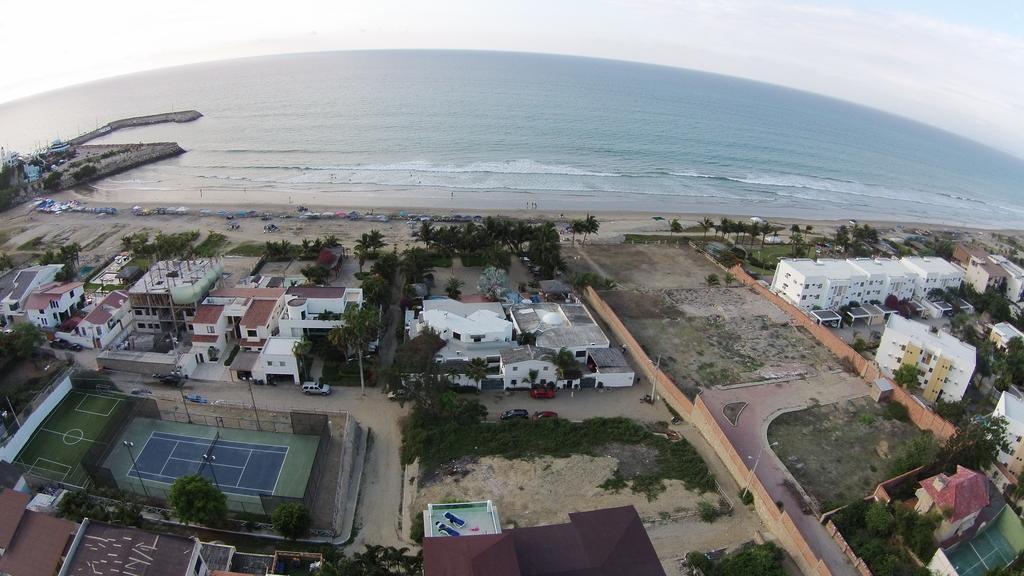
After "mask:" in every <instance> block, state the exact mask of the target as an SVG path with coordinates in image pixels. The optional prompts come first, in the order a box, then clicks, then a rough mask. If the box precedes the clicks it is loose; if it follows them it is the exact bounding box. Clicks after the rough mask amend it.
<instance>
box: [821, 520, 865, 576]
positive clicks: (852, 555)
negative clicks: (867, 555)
mask: <svg viewBox="0 0 1024 576" xmlns="http://www.w3.org/2000/svg"><path fill="white" fill-rule="evenodd" d="M825 529H826V530H828V533H829V535H830V536H832V539H833V540H835V541H836V544H838V545H839V549H840V550H842V551H843V554H846V557H847V558H849V559H850V562H852V563H853V566H854V567H855V568H856V569H857V571H858V572H860V573H861V576H872V572H871V569H869V568H868V565H867V564H866V563H865V562H864V560H863V559H861V557H860V556H857V553H856V552H854V551H853V548H850V545H849V544H847V543H846V538H843V535H842V534H840V533H839V529H838V528H836V525H835V524H833V523H832V521H831V520H829V521H828V522H827V523H825Z"/></svg>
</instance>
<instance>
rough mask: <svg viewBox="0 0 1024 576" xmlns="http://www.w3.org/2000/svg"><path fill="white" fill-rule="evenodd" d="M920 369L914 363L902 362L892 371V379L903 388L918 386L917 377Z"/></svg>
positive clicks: (919, 374)
mask: <svg viewBox="0 0 1024 576" xmlns="http://www.w3.org/2000/svg"><path fill="white" fill-rule="evenodd" d="M920 376H921V371H920V370H919V369H918V368H917V366H916V365H914V364H903V365H901V366H900V367H899V368H897V369H896V370H895V371H894V372H893V373H892V379H893V381H895V382H896V383H897V384H899V385H900V386H903V387H904V388H915V387H917V386H918V384H919V382H918V380H917V379H918V378H919V377H920Z"/></svg>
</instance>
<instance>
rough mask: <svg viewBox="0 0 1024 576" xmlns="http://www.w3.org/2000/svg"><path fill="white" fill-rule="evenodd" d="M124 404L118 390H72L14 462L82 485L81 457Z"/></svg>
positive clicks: (44, 475)
mask: <svg viewBox="0 0 1024 576" xmlns="http://www.w3.org/2000/svg"><path fill="white" fill-rule="evenodd" d="M127 407H128V405H127V401H126V399H125V398H124V397H123V396H121V395H118V394H114V393H106V392H95V391H89V392H85V391H80V390H72V391H70V392H68V395H67V396H65V397H64V399H63V400H61V402H60V404H58V405H57V406H56V407H55V408H54V409H53V411H52V412H50V414H49V416H47V417H46V419H45V420H43V422H42V424H40V425H39V428H37V429H36V431H35V433H34V434H33V435H32V437H31V438H30V439H29V441H28V443H27V444H25V447H24V448H22V450H21V452H20V453H19V454H18V456H17V457H16V458H15V460H14V463H15V464H17V465H18V466H20V467H21V468H22V470H24V471H25V472H26V473H27V474H31V475H35V476H37V477H40V478H44V479H46V480H51V481H56V482H64V483H66V484H71V485H74V486H85V485H86V484H87V483H88V481H89V476H88V474H86V472H85V470H84V469H83V468H82V466H81V462H82V458H83V457H84V456H85V454H86V452H87V451H88V450H89V448H91V447H92V446H93V445H94V444H96V443H99V442H100V441H99V438H100V437H101V435H102V433H103V431H104V430H105V429H106V428H107V426H108V425H110V423H111V422H112V421H114V420H115V419H117V418H119V417H120V416H121V415H122V414H123V413H124V412H125V411H126V409H127Z"/></svg>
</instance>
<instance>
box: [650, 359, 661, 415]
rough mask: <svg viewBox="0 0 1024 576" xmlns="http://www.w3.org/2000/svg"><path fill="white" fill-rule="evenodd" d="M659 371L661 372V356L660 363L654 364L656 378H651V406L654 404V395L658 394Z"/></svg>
mask: <svg viewBox="0 0 1024 576" xmlns="http://www.w3.org/2000/svg"><path fill="white" fill-rule="evenodd" d="M659 370H661V354H658V361H657V362H655V363H654V378H651V404H654V394H655V393H656V392H657V386H658V371H659Z"/></svg>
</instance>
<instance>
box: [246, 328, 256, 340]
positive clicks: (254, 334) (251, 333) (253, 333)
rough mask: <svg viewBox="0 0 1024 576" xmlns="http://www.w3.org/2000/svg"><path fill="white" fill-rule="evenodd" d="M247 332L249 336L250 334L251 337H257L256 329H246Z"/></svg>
mask: <svg viewBox="0 0 1024 576" xmlns="http://www.w3.org/2000/svg"><path fill="white" fill-rule="evenodd" d="M245 334H246V335H247V336H248V337H249V338H255V337H256V331H255V330H246V331H245Z"/></svg>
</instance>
